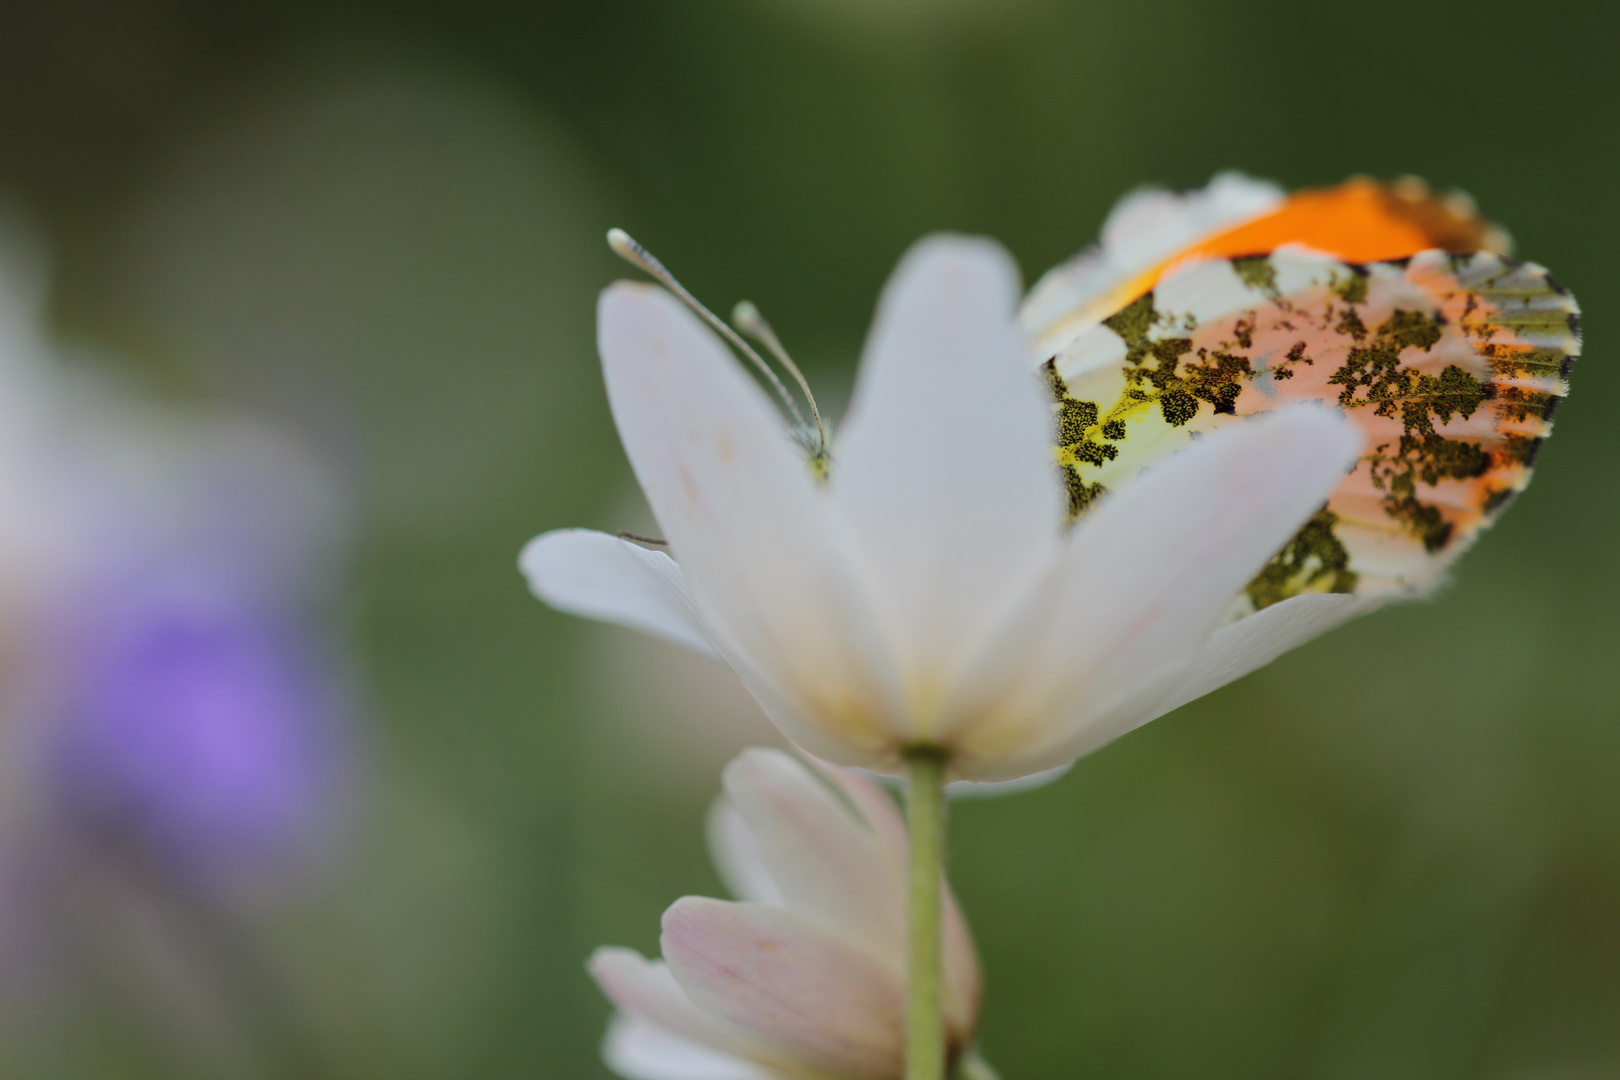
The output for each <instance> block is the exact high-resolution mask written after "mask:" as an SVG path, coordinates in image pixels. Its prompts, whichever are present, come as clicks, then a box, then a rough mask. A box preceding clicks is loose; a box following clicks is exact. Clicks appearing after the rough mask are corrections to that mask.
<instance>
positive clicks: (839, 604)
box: [521, 237, 1359, 781]
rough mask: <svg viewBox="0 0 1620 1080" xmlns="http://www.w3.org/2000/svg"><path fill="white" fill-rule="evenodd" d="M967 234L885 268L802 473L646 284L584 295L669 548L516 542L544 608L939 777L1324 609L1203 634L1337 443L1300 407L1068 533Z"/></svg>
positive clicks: (834, 739)
mask: <svg viewBox="0 0 1620 1080" xmlns="http://www.w3.org/2000/svg"><path fill="white" fill-rule="evenodd" d="M1017 304H1018V276H1017V272H1016V269H1015V268H1014V267H1013V265H1012V262H1011V260H1010V259H1009V258H1008V257H1007V255H1006V254H1005V253H1004V252H1003V251H1002V250H1001V248H999V247H997V246H996V245H994V244H992V243H990V242H988V241H983V240H971V239H962V238H951V237H937V238H932V239H928V240H924V241H923V242H921V243H920V244H918V245H917V246H916V247H915V248H914V249H913V250H912V251H911V252H910V253H909V254H908V255H907V256H906V258H905V259H904V260H903V261H902V262H901V265H900V267H899V269H898V270H897V271H896V272H895V274H894V277H893V278H892V279H891V281H890V282H889V284H888V286H887V288H886V289H885V291H884V295H883V298H882V301H881V303H880V305H879V308H878V314H877V320H876V325H875V326H874V328H873V331H872V334H871V337H870V339H869V340H868V343H867V347H866V352H865V356H864V359H863V362H862V366H861V371H860V374H859V378H858V381H857V384H856V389H855V395H854V400H853V402H852V404H851V407H850V415H849V417H848V419H847V421H846V422H845V423H844V425H843V426H842V429H841V430H840V432H839V433H838V437H837V439H836V441H835V442H834V444H833V446H832V462H831V469H830V475H829V476H828V477H827V478H826V479H825V481H822V480H819V479H818V477H817V475H816V471H815V470H813V469H812V468H811V467H810V464H809V463H807V461H806V459H805V455H804V453H803V451H802V449H801V448H800V447H799V446H798V445H797V444H796V443H795V441H794V439H793V437H792V432H791V431H790V430H789V429H788V427H787V425H786V424H785V423H784V421H783V419H782V417H781V415H780V414H779V413H778V412H777V411H776V410H775V409H774V408H773V407H772V405H771V404H770V403H769V402H768V401H767V399H766V398H765V397H764V395H763V393H762V392H761V391H760V389H759V388H758V386H757V385H756V384H755V383H754V382H753V381H752V380H751V379H750V378H749V377H748V376H747V375H746V374H745V373H744V371H743V370H742V369H741V368H740V367H739V365H738V364H737V363H736V362H735V361H734V360H733V358H732V356H731V355H730V354H729V353H728V352H727V351H726V349H725V348H724V347H723V346H722V344H721V342H720V341H719V339H718V338H716V337H715V335H714V334H712V333H710V332H709V331H708V330H707V329H706V328H704V327H703V326H702V325H701V324H700V323H699V321H698V320H697V318H696V317H695V316H693V315H692V314H691V313H690V312H688V311H687V310H686V309H685V308H683V307H682V305H681V304H680V303H679V302H678V301H677V300H676V299H675V298H674V297H673V296H671V295H670V294H668V293H666V292H665V291H664V290H662V289H660V288H656V287H653V286H646V285H638V284H630V283H619V284H616V285H614V286H612V287H611V288H609V289H608V290H607V291H606V292H605V293H604V294H603V296H602V300H601V303H600V306H599V310H598V343H599V348H600V351H601V354H602V362H603V367H604V369H605V372H606V376H607V385H608V396H609V399H610V402H611V404H612V408H613V414H614V419H615V421H616V422H617V424H618V428H619V434H620V437H621V438H622V440H623V442H624V446H625V449H626V452H627V453H628V454H629V457H630V461H631V464H632V465H633V466H634V468H635V471H636V476H637V478H638V480H639V481H640V483H641V486H642V488H643V489H644V491H645V492H646V494H647V498H648V501H649V502H650V503H651V506H652V510H653V513H654V515H655V516H656V517H657V519H658V523H659V525H660V527H661V528H662V529H663V530H664V536H665V537H666V538H667V540H668V543H669V551H670V552H671V554H672V555H673V556H674V557H673V558H671V556H670V555H665V554H664V553H663V552H661V551H653V550H648V549H647V548H646V547H643V546H640V545H638V544H636V543H633V542H630V541H627V540H624V539H621V538H617V537H614V536H610V535H606V534H603V533H595V532H588V531H583V530H560V531H556V532H551V533H547V534H544V535H542V536H540V537H537V538H536V539H535V540H533V541H531V542H530V544H529V545H528V547H527V548H526V549H525V550H524V552H523V555H522V558H521V566H522V569H523V570H524V572H525V573H526V575H527V576H528V579H529V582H530V585H531V587H532V588H533V589H534V591H535V593H536V594H537V595H539V596H540V597H541V598H542V599H544V600H546V601H547V602H548V603H550V604H552V605H553V606H555V607H557V608H560V609H562V610H565V611H571V612H574V613H576V614H582V615H588V616H591V617H595V618H602V619H609V620H612V621H616V622H620V623H624V624H626V625H629V626H633V627H636V628H638V629H641V630H645V631H649V632H651V633H655V634H660V635H662V636H664V637H666V638H669V639H671V640H674V641H677V642H680V643H682V644H684V645H687V646H689V647H691V648H694V649H696V650H698V651H699V652H702V653H705V654H707V655H709V656H712V657H715V658H716V659H719V660H721V661H723V662H724V663H726V664H728V665H729V666H730V667H731V668H732V669H733V670H734V671H736V673H737V674H738V675H739V676H740V677H741V679H742V681H743V682H744V683H745V684H746V685H747V686H748V688H749V689H750V690H751V691H752V692H753V694H754V696H755V697H756V698H757V699H758V700H759V701H760V703H761V704H762V705H763V707H764V708H765V711H766V712H767V714H769V716H770V717H771V718H772V720H774V721H775V722H776V724H777V725H778V726H779V727H780V728H781V729H782V730H783V731H784V732H785V733H786V734H787V735H788V737H789V738H791V739H792V740H794V741H795V742H796V743H797V744H799V745H800V746H802V747H804V748H805V749H806V750H808V751H809V752H811V753H813V754H815V755H817V756H818V757H822V758H826V759H827V760H830V761H835V762H838V763H840V764H844V765H856V766H863V767H867V768H872V769H877V770H880V771H888V772H893V771H897V770H898V768H899V765H900V760H901V757H902V755H903V754H904V753H905V752H906V751H907V750H908V749H910V748H913V747H920V746H930V747H938V748H940V749H942V750H944V751H945V752H947V753H948V754H949V756H950V764H951V770H952V775H953V776H954V777H956V778H958V779H965V780H978V781H1004V780H1010V779H1015V778H1019V777H1025V776H1029V775H1032V774H1035V773H1040V772H1043V771H1046V770H1051V769H1055V768H1061V767H1063V766H1065V765H1067V764H1068V763H1069V762H1072V761H1073V760H1074V759H1075V758H1076V757H1078V756H1079V755H1081V754H1084V753H1086V752H1088V751H1090V750H1092V749H1094V748H1096V747H1097V746H1099V745H1101V744H1103V743H1105V742H1107V741H1109V740H1110V739H1112V738H1114V737H1116V736H1118V735H1121V734H1123V733H1124V732H1126V731H1129V730H1130V729H1132V728H1134V727H1136V726H1138V725H1140V724H1142V723H1145V722H1147V721H1148V720H1151V719H1153V718H1154V717H1156V716H1160V715H1162V714H1164V713H1165V712H1168V711H1169V710H1170V709H1172V708H1174V707H1176V706H1178V705H1180V704H1183V703H1185V702H1186V701H1189V700H1191V699H1192V698H1195V697H1198V696H1200V695H1202V694H1205V693H1208V692H1209V691H1210V690H1213V689H1215V688H1216V687H1218V686H1221V685H1223V684H1224V683H1226V682H1229V681H1230V680H1232V679H1235V678H1237V677H1238V676H1240V675H1242V674H1244V673H1246V672H1248V671H1250V670H1253V669H1254V668H1255V667H1258V666H1260V665H1261V664H1264V663H1266V662H1268V661H1270V660H1271V659H1272V658H1274V657H1275V656H1277V655H1278V654H1279V653H1281V652H1283V651H1285V650H1286V649H1288V648H1291V647H1293V646H1294V645H1297V644H1298V643H1300V642H1301V641H1304V640H1307V639H1309V638H1310V637H1313V636H1315V634H1317V633H1319V632H1320V631H1321V630H1322V629H1325V628H1326V626H1328V625H1331V624H1333V623H1335V622H1337V621H1340V620H1342V619H1343V618H1344V610H1343V608H1344V604H1345V603H1354V601H1350V600H1348V599H1347V598H1344V597H1301V598H1297V599H1296V601H1295V602H1293V603H1290V604H1279V605H1276V606H1275V607H1274V608H1273V609H1268V610H1266V611H1262V612H1260V613H1258V614H1256V615H1253V616H1250V617H1249V618H1246V619H1243V620H1242V621H1241V622H1239V623H1236V624H1234V625H1232V626H1229V627H1225V628H1220V627H1221V624H1222V621H1223V618H1224V617H1225V616H1226V614H1227V612H1228V610H1229V609H1230V607H1231V605H1232V600H1233V597H1234V596H1236V595H1237V594H1238V592H1239V590H1241V589H1242V587H1243V586H1244V585H1245V584H1246V583H1247V582H1248V581H1249V580H1250V579H1252V578H1253V576H1254V575H1255V573H1256V572H1257V571H1259V570H1260V568H1261V567H1262V566H1263V565H1265V563H1266V561H1267V560H1268V559H1269V558H1271V556H1272V555H1273V554H1274V553H1275V552H1276V551H1277V550H1278V549H1279V548H1280V547H1282V545H1283V544H1284V543H1285V542H1286V541H1287V540H1288V539H1289V538H1290V537H1291V536H1293V535H1294V533H1295V532H1296V530H1298V528H1299V527H1300V526H1301V525H1302V524H1303V523H1304V522H1305V521H1306V520H1307V519H1308V518H1309V517H1310V516H1311V514H1312V513H1313V512H1314V511H1315V510H1316V509H1317V508H1318V507H1319V506H1321V504H1322V502H1323V500H1324V499H1325V498H1326V497H1327V495H1328V493H1329V492H1330V491H1331V490H1332V488H1333V486H1334V485H1335V484H1336V483H1337V482H1338V481H1339V480H1340V479H1341V478H1342V477H1343V475H1344V472H1345V470H1346V469H1347V468H1348V467H1349V466H1350V464H1351V463H1352V462H1353V461H1354V460H1355V457H1356V453H1357V450H1358V445H1359V438H1358V436H1357V435H1355V434H1354V433H1353V432H1352V431H1351V430H1350V429H1348V428H1347V427H1346V425H1345V424H1344V423H1343V422H1342V421H1341V419H1340V418H1338V417H1337V416H1334V415H1332V414H1330V413H1329V412H1328V411H1326V410H1324V409H1316V408H1310V407H1304V408H1296V409H1288V410H1281V411H1279V412H1277V413H1275V414H1272V415H1269V416H1265V417H1261V418H1258V419H1256V420H1254V421H1252V422H1249V423H1245V424H1242V425H1236V426H1234V427H1233V428H1231V429H1229V430H1225V431H1220V432H1216V433H1213V434H1210V435H1208V436H1206V437H1204V438H1202V439H1200V440H1199V441H1197V442H1196V443H1195V444H1193V446H1192V447H1190V448H1189V449H1187V450H1185V451H1183V452H1181V453H1179V454H1176V455H1174V456H1173V457H1171V458H1170V459H1168V460H1166V461H1164V462H1162V463H1160V464H1158V465H1157V466H1156V467H1155V468H1153V469H1152V470H1150V475H1144V476H1143V478H1142V479H1141V480H1140V482H1138V483H1136V484H1134V485H1132V486H1131V487H1130V488H1128V489H1127V490H1125V491H1122V492H1119V493H1118V494H1116V495H1114V496H1113V497H1111V498H1109V499H1107V500H1105V501H1104V502H1103V503H1102V504H1101V505H1100V506H1098V507H1097V508H1096V509H1095V510H1094V511H1092V512H1090V513H1088V514H1087V515H1086V517H1085V518H1084V519H1082V520H1081V521H1080V522H1079V524H1078V525H1077V526H1076V527H1075V528H1073V529H1072V530H1069V531H1067V532H1066V531H1065V520H1066V507H1065V499H1064V493H1063V487H1062V485H1061V484H1060V483H1059V481H1058V478H1057V473H1056V467H1055V462H1054V457H1053V449H1052V442H1051V438H1052V430H1053V419H1052V405H1051V402H1050V400H1049V399H1048V397H1047V396H1046V394H1045V393H1044V391H1043V389H1042V387H1041V385H1040V383H1039V382H1038V381H1037V380H1036V379H1035V378H1034V377H1033V375H1032V374H1031V373H1032V371H1033V370H1034V368H1035V366H1036V365H1035V363H1034V359H1033V357H1032V355H1031V354H1030V351H1029V346H1028V344H1027V342H1026V338H1025V335H1024V333H1023V331H1022V330H1021V329H1020V326H1019V322H1018V317H1017V314H1016V310H1017Z"/></svg>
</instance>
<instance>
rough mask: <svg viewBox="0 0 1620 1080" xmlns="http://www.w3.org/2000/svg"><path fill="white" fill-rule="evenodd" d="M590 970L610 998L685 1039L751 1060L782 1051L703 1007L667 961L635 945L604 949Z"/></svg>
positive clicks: (631, 1013)
mask: <svg viewBox="0 0 1620 1080" xmlns="http://www.w3.org/2000/svg"><path fill="white" fill-rule="evenodd" d="M586 969H587V970H588V971H590V973H591V978H593V979H595V980H596V985H597V986H599V987H601V988H602V993H604V994H606V995H607V997H608V1000H609V1001H612V1002H613V1004H614V1005H616V1006H618V1007H619V1010H620V1011H621V1012H623V1013H625V1014H626V1015H628V1016H635V1017H640V1018H642V1019H644V1020H646V1021H648V1022H650V1023H653V1024H656V1025H658V1026H659V1027H661V1028H663V1029H664V1030H666V1031H668V1032H670V1033H671V1034H674V1035H678V1036H680V1037H681V1038H683V1039H686V1040H688V1041H691V1042H696V1043H700V1044H702V1045H704V1046H708V1047H711V1048H713V1049H714V1050H716V1051H719V1052H720V1053H725V1054H730V1055H734V1056H737V1057H742V1058H746V1059H748V1060H750V1061H758V1062H769V1061H770V1060H772V1058H773V1056H779V1055H773V1052H772V1051H769V1050H767V1049H766V1048H764V1047H762V1046H760V1045H759V1043H758V1042H757V1041H756V1040H754V1039H751V1038H749V1037H748V1036H747V1035H745V1034H744V1033H743V1032H740V1031H738V1030H737V1029H736V1028H734V1027H733V1026H732V1025H730V1024H728V1023H726V1022H725V1020H723V1019H721V1018H720V1017H719V1016H716V1015H714V1014H713V1013H711V1012H709V1011H707V1010H704V1009H701V1008H699V1007H698V1006H697V1005H696V1004H695V1003H694V1002H693V1001H692V999H691V998H690V997H689V996H688V995H687V993H686V991H685V990H683V989H681V985H680V983H678V982H676V981H675V976H674V975H673V974H672V973H671V972H670V970H669V965H667V964H665V963H663V962H662V961H658V960H648V959H646V958H644V957H643V956H641V955H640V954H639V953H637V952H635V951H634V950H633V949H620V948H602V949H597V950H596V951H595V952H594V953H592V954H591V958H590V961H589V962H588V963H587V964H586Z"/></svg>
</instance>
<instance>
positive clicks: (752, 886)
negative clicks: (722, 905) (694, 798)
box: [706, 794, 786, 907]
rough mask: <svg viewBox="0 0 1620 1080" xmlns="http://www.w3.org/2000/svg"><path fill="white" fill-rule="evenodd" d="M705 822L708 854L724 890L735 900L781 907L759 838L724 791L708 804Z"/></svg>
mask: <svg viewBox="0 0 1620 1080" xmlns="http://www.w3.org/2000/svg"><path fill="white" fill-rule="evenodd" d="M707 826H708V827H707V830H706V831H707V834H708V841H709V858H710V859H711V860H712V861H713V862H714V868H715V870H716V871H717V872H718V873H719V874H720V880H721V881H723V882H724V883H725V886H726V889H727V891H729V892H730V893H731V895H732V896H733V897H734V898H736V899H738V900H748V901H751V902H753V903H756V904H770V905H772V906H773V907H785V906H786V902H785V901H784V900H783V899H782V890H781V889H778V888H777V887H776V879H775V878H773V877H771V869H770V867H769V866H767V865H766V864H765V858H764V856H763V855H761V854H760V850H759V842H758V841H757V840H755V839H754V834H753V832H752V831H751V830H750V829H749V828H748V823H747V822H746V821H744V820H743V818H742V815H741V814H739V813H737V808H736V807H735V806H732V805H731V800H729V799H727V798H726V797H725V795H723V794H722V795H720V796H719V797H718V798H716V799H715V800H714V802H713V803H712V804H710V806H709V817H708V822H707Z"/></svg>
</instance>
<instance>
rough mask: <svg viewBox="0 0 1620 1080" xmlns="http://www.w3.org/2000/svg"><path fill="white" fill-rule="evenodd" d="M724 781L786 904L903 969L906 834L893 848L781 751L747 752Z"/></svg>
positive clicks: (820, 779) (820, 780)
mask: <svg viewBox="0 0 1620 1080" xmlns="http://www.w3.org/2000/svg"><path fill="white" fill-rule="evenodd" d="M723 782H724V785H725V791H726V798H727V800H728V801H729V803H730V804H731V806H732V807H734V808H735V810H736V812H737V814H738V816H739V817H741V819H742V820H743V822H744V823H745V824H746V825H747V827H748V831H749V833H750V834H751V835H752V837H753V840H754V851H755V852H757V853H758V855H759V858H760V861H761V862H762V863H763V864H764V866H765V867H766V869H767V870H768V871H769V873H770V877H771V881H772V882H773V883H774V884H775V886H776V888H777V890H778V892H779V895H780V897H781V906H782V907H785V908H786V909H787V910H789V911H792V912H794V913H796V914H798V915H802V916H804V917H805V918H807V919H809V920H811V921H813V922H816V923H818V924H820V925H822V926H824V927H826V928H827V929H829V930H831V931H833V932H834V933H837V934H840V935H842V936H843V937H844V938H846V939H847V940H848V941H850V942H851V943H852V944H856V945H859V946H860V947H862V948H863V949H865V950H866V951H867V952H869V953H870V954H871V955H873V956H874V957H876V958H878V959H880V960H882V961H883V962H885V963H886V964H888V965H889V966H890V967H891V968H893V969H894V970H895V971H896V972H899V971H902V970H904V966H905V940H906V937H905V935H906V930H905V905H906V891H905V874H906V848H905V837H904V833H903V832H902V833H901V835H900V846H899V849H898V851H895V850H893V849H892V848H891V846H890V845H889V844H886V843H885V842H884V837H883V836H881V835H880V834H879V832H878V831H877V830H876V829H875V828H873V826H872V825H871V824H870V823H868V822H867V821H865V820H864V819H863V818H862V817H861V816H860V815H859V814H857V813H856V812H855V811H854V808H853V807H852V806H851V805H850V804H849V803H847V802H845V801H844V800H843V799H841V798H840V797H839V795H838V794H837V793H836V792H835V790H834V789H833V787H832V786H830V785H829V784H828V783H827V782H826V781H824V780H823V779H822V778H821V777H819V776H816V775H815V774H813V773H812V772H811V771H810V769H809V768H807V767H806V766H805V765H804V764H803V763H801V762H800V761H799V760H798V759H796V758H794V757H793V756H792V755H791V754H788V753H785V752H784V751H781V750H766V749H753V750H745V751H743V752H742V753H741V754H740V755H738V757H737V758H736V759H735V760H734V761H732V763H731V764H730V765H728V766H726V771H725V774H724V779H723ZM879 797H880V798H887V797H886V796H883V795H882V794H881V793H879ZM892 812H893V811H892V810H891V813H892ZM896 816H897V817H898V815H896Z"/></svg>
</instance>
